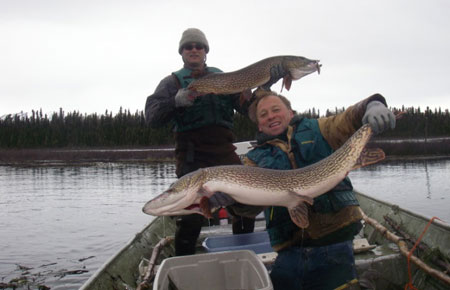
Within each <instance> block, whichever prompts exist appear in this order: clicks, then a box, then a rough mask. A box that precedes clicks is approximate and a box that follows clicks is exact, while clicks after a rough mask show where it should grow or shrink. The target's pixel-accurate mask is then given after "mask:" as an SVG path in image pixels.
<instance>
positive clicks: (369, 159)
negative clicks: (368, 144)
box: [352, 148, 385, 170]
mask: <svg viewBox="0 0 450 290" xmlns="http://www.w3.org/2000/svg"><path fill="white" fill-rule="evenodd" d="M384 158H385V154H384V151H383V150H381V149H380V148H364V149H363V150H362V151H361V155H360V156H359V158H358V159H357V160H356V163H355V165H354V166H353V168H352V170H354V169H357V168H360V167H364V166H367V165H370V164H374V163H377V162H378V161H381V160H383V159H384Z"/></svg>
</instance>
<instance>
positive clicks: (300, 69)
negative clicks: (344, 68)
mask: <svg viewBox="0 0 450 290" xmlns="http://www.w3.org/2000/svg"><path fill="white" fill-rule="evenodd" d="M319 62H320V61H319V60H311V59H307V58H306V57H302V56H286V57H285V59H284V61H283V66H284V68H285V69H286V70H287V71H288V72H289V76H290V77H291V79H293V80H298V79H301V78H302V77H304V76H306V75H309V74H311V73H313V72H316V71H317V72H318V73H319V74H320V67H321V66H322V65H321V64H320V63H319Z"/></svg>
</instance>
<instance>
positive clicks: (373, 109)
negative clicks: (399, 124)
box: [362, 101, 396, 135]
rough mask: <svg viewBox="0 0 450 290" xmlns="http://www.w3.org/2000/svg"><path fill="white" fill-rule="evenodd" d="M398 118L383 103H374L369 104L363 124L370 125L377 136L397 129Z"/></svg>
mask: <svg viewBox="0 0 450 290" xmlns="http://www.w3.org/2000/svg"><path fill="white" fill-rule="evenodd" d="M395 120H396V117H395V115H394V113H393V112H392V111H391V110H389V109H388V108H387V107H386V106H385V105H384V104H383V103H381V102H379V101H372V102H370V103H369V104H367V108H366V112H365V114H364V116H363V118H362V123H363V124H367V123H369V124H370V127H372V130H373V133H374V134H375V135H377V134H380V133H382V132H384V131H386V130H387V129H389V128H390V129H394V128H395Z"/></svg>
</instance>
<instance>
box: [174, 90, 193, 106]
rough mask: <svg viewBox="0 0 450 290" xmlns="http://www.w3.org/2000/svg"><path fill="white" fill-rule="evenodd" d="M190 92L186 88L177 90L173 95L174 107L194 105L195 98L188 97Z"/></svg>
mask: <svg viewBox="0 0 450 290" xmlns="http://www.w3.org/2000/svg"><path fill="white" fill-rule="evenodd" d="M190 92H191V91H190V90H188V89H186V88H182V89H179V90H178V92H177V94H176V95H175V107H177V108H180V107H189V106H192V104H193V103H194V100H195V98H193V97H190V96H189V94H190Z"/></svg>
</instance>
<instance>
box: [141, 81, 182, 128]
mask: <svg viewBox="0 0 450 290" xmlns="http://www.w3.org/2000/svg"><path fill="white" fill-rule="evenodd" d="M177 91H178V86H177V82H176V79H175V78H174V77H173V76H172V75H170V76H167V77H165V78H164V79H163V80H162V81H161V82H160V83H159V85H158V86H157V87H156V90H155V92H154V93H153V94H152V95H150V96H148V97H147V101H146V102H145V120H146V122H147V124H149V125H150V126H151V127H153V128H156V127H161V126H164V125H166V124H167V122H169V121H171V120H172V119H173V118H174V115H175V95H176V94H177Z"/></svg>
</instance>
